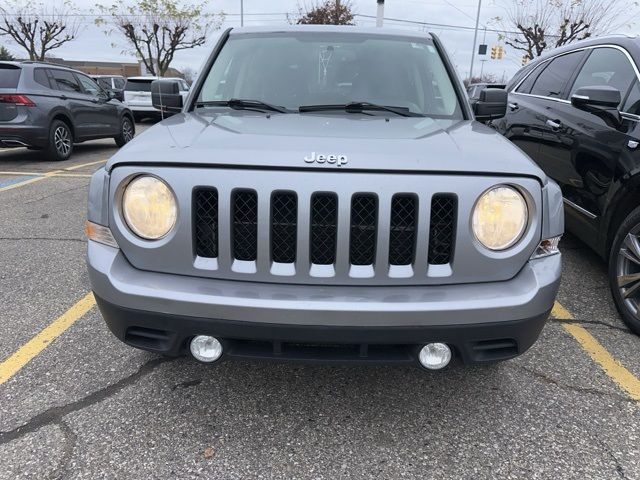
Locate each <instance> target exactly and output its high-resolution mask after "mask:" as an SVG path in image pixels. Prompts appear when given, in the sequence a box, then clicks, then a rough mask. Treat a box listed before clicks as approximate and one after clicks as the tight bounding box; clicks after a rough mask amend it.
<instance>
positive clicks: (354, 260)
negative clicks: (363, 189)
mask: <svg viewBox="0 0 640 480" xmlns="http://www.w3.org/2000/svg"><path fill="white" fill-rule="evenodd" d="M377 220H378V199H377V197H376V196H375V195H373V194H370V193H359V194H356V195H354V196H353V197H351V240H350V243H349V261H350V262H351V264H352V265H373V263H374V261H375V258H376V234H377Z"/></svg>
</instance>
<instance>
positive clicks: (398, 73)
mask: <svg viewBox="0 0 640 480" xmlns="http://www.w3.org/2000/svg"><path fill="white" fill-rule="evenodd" d="M230 99H243V100H257V101H261V102H266V103H269V104H272V105H278V106H282V107H285V108H287V109H290V110H295V111H297V110H298V109H299V107H301V106H308V105H344V104H348V103H351V102H368V103H373V104H377V105H384V106H393V107H401V108H406V109H408V110H409V111H410V112H412V113H415V114H420V115H427V116H431V117H436V118H462V112H461V109H460V106H459V103H458V99H457V96H456V93H455V90H454V88H453V85H452V83H451V79H450V78H449V75H448V74H447V71H446V69H445V66H444V64H443V62H442V59H441V58H440V56H439V55H438V51H437V50H436V48H435V47H434V45H433V43H432V42H431V41H430V40H427V39H424V40H423V39H406V38H399V37H398V38H396V37H391V36H387V35H384V36H383V35H380V36H376V35H363V34H336V33H334V32H331V33H326V34H322V33H310V32H303V33H300V32H294V33H277V34H276V33H270V34H241V35H235V36H234V35H232V36H230V37H229V40H228V41H227V43H226V44H225V45H224V47H223V48H222V50H221V52H220V54H219V55H218V57H217V59H216V61H215V63H214V65H213V66H212V68H211V70H210V71H209V72H208V74H207V76H206V79H205V82H204V84H203V87H202V90H201V91H200V94H199V96H198V100H197V101H198V102H224V101H228V100H230ZM380 113H384V112H380Z"/></svg>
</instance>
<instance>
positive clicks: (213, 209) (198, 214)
mask: <svg viewBox="0 0 640 480" xmlns="http://www.w3.org/2000/svg"><path fill="white" fill-rule="evenodd" d="M193 231H194V239H195V240H194V243H195V250H196V255H198V256H199V257H205V258H216V257H217V256H218V191H217V190H216V189H215V188H198V189H196V190H195V191H194V192H193Z"/></svg>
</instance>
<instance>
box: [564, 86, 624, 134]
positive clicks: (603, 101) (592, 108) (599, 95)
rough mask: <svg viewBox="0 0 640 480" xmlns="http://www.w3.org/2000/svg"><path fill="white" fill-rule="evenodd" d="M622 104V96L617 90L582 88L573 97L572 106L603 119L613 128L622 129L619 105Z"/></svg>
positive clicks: (597, 87)
mask: <svg viewBox="0 0 640 480" xmlns="http://www.w3.org/2000/svg"><path fill="white" fill-rule="evenodd" d="M621 102H622V94H621V93H620V90H618V89H617V88H613V87H609V86H608V85H599V86H594V87H582V88H579V89H578V90H576V91H575V93H574V94H573V95H571V105H573V106H574V107H575V108H577V109H580V110H584V111H585V112H589V113H592V114H593V115H595V116H597V117H600V118H602V120H604V122H605V123H606V124H607V125H609V126H610V127H613V128H620V126H621V125H622V117H621V115H620V111H619V110H618V105H620V103H621Z"/></svg>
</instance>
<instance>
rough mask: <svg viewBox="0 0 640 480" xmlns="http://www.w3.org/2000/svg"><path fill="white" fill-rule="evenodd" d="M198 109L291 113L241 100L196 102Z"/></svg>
mask: <svg viewBox="0 0 640 480" xmlns="http://www.w3.org/2000/svg"><path fill="white" fill-rule="evenodd" d="M195 106H196V107H209V106H211V107H229V108H232V109H234V110H255V111H258V112H264V111H265V110H266V111H271V112H279V113H290V112H291V110H287V109H286V108H284V107H281V106H279V105H272V104H270V103H267V102H263V101H261V100H243V99H240V98H231V99H229V100H215V101H209V102H196V103H195Z"/></svg>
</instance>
